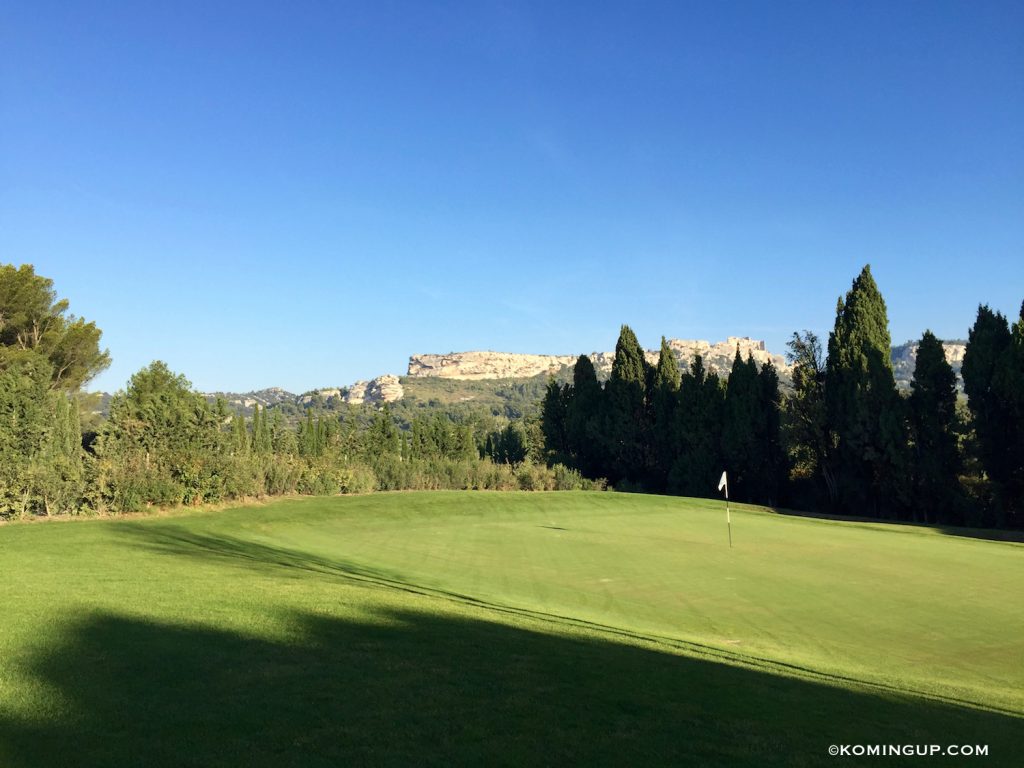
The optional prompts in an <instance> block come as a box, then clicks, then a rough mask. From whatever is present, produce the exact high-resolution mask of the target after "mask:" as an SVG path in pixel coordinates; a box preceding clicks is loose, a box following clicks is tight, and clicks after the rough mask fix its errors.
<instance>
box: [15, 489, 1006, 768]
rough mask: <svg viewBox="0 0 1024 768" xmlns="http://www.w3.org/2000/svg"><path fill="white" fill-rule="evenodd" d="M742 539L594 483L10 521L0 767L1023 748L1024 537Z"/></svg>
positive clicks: (870, 529) (845, 534) (763, 519)
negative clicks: (582, 489)
mask: <svg viewBox="0 0 1024 768" xmlns="http://www.w3.org/2000/svg"><path fill="white" fill-rule="evenodd" d="M733 533H734V540H735V549H733V550H731V551H730V550H729V548H728V545H727V543H726V535H725V534H726V531H725V523H724V516H723V514H722V509H721V505H720V504H717V503H714V502H704V501H693V500H682V499H674V498H665V497H653V496H629V495H622V494H596V493H594V494H591V493H558V494H525V493H506V494H497V493H468V492H454V493H443V492H439V493H400V494H378V495H372V496H365V497H340V498H325V499H292V500H285V501H279V502H275V503H272V504H267V505H264V506H258V507H250V508H245V509H234V510H229V511H222V512H212V513H196V514H183V515H178V516H168V517H159V518H156V517H154V518H142V519H132V520H95V521H82V522H73V523H56V522H55V523H44V524H24V525H22V524H15V525H7V526H2V527H0V621H2V631H0V765H3V766H10V767H11V768H27V767H28V766H48V765H76V766H127V765H150V766H157V765H166V766H182V765H195V766H214V765H239V766H260V765H267V766H333V765H351V764H394V765H408V764H437V765H447V764H466V763H471V764H484V763H487V764H494V763H497V764H508V765H522V764H524V763H531V764H533V763H541V764H553V765H554V764H564V763H566V762H574V763H579V764H588V765H590V764H616V765H623V764H631V765H641V764H652V763H664V764H681V762H682V761H685V760H687V759H689V760H691V761H696V763H699V764H709V765H828V764H837V763H836V760H837V759H836V758H831V757H829V756H828V753H827V749H828V747H829V745H831V744H941V745H946V744H988V745H989V756H988V757H987V758H974V759H973V760H971V761H970V763H969V764H978V765H1019V764H1020V762H1021V759H1022V754H1024V600H1022V599H1021V595H1022V594H1024V546H1022V545H1019V544H1008V543H997V542H989V541H979V540H974V539H969V538H963V537H957V536H952V535H945V534H942V533H939V532H934V531H928V530H922V529H915V528H909V527H898V526H881V525H861V524H850V523H836V522H828V521H820V520H811V519H804V518H796V517H785V516H780V515H773V514H767V513H763V512H757V511H740V512H736V511H735V510H734V513H733ZM964 761H965V759H964V758H961V759H959V760H952V761H949V764H967V763H965V762H964ZM867 762H868V763H870V764H887V765H890V764H898V763H900V762H905V763H907V764H918V765H920V764H922V762H927V763H928V764H929V765H939V764H947V763H946V761H944V760H941V759H925V760H924V761H922V759H921V758H904V759H903V760H902V761H901V760H900V759H899V758H887V759H877V758H876V759H873V760H868V761H867ZM838 764H850V761H849V759H847V760H842V759H840V760H839V763H838Z"/></svg>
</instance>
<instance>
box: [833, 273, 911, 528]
mask: <svg viewBox="0 0 1024 768" xmlns="http://www.w3.org/2000/svg"><path fill="white" fill-rule="evenodd" d="M891 346H892V342H891V340H890V338H889V320H888V315H887V313H886V308H885V301H884V300H883V299H882V294H881V293H880V292H879V290H878V286H877V285H876V284H875V280H874V278H873V277H872V276H871V267H870V266H865V267H864V269H863V270H862V271H861V273H860V275H858V277H857V279H856V280H854V281H853V286H852V288H851V289H850V291H849V292H848V293H847V294H846V299H845V301H844V300H843V299H842V298H840V299H839V301H838V303H837V307H836V322H835V329H834V330H833V331H832V333H831V334H830V335H829V340H828V360H827V363H826V387H825V406H826V415H827V418H828V423H829V427H830V429H831V431H832V432H833V433H834V435H835V440H836V461H837V464H836V466H837V477H836V481H837V491H838V503H839V508H840V511H842V512H845V513H847V514H854V515H867V516H870V517H891V516H896V515H899V514H900V513H901V512H902V511H903V510H904V509H905V508H906V504H907V500H908V493H907V487H906V476H907V471H906V470H907V465H906V427H905V414H904V407H903V402H902V399H901V398H900V396H899V393H898V392H897V391H896V382H895V380H894V379H893V374H892V361H891V359H890V354H891V353H890V348H891Z"/></svg>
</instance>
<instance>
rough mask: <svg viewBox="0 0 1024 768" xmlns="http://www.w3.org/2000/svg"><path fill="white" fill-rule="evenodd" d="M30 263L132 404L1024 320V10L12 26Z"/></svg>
mask: <svg viewBox="0 0 1024 768" xmlns="http://www.w3.org/2000/svg"><path fill="white" fill-rule="evenodd" d="M0 89H2V90H0V262H5V263H15V264H19V263H32V264H35V265H36V269H37V271H38V272H39V273H41V274H44V275H46V276H48V277H51V278H53V279H54V281H55V283H56V287H57V289H58V291H59V292H60V294H61V295H63V296H66V297H67V298H69V299H70V301H71V305H72V310H73V311H74V312H76V313H78V314H80V315H82V316H85V317H87V318H89V319H92V320H95V321H96V322H97V323H98V325H99V326H100V327H101V328H102V329H103V330H104V343H105V345H106V346H108V347H109V349H110V352H111V355H112V357H113V360H114V363H113V366H112V367H111V368H110V370H109V371H108V372H107V373H106V374H104V375H103V376H101V377H100V378H99V379H97V380H96V382H95V383H94V387H95V388H104V389H109V390H112V389H116V388H119V387H121V386H123V385H124V383H125V381H126V380H127V378H128V377H129V376H130V375H131V373H133V372H134V371H135V370H138V369H139V368H140V367H142V366H143V365H145V364H147V363H148V362H149V361H151V360H153V359H163V360H165V361H167V362H168V364H170V365H171V367H172V368H174V369H175V370H177V371H180V372H183V373H185V374H186V375H187V376H188V377H189V378H190V379H191V380H192V381H193V382H194V383H195V385H196V386H197V387H198V388H200V389H204V390H212V389H224V390H236V391H237V390H248V389H255V388H260V387H264V386H271V385H279V386H283V387H286V388H288V389H291V390H293V391H303V390H307V389H311V388H314V387H322V386H332V385H343V384H348V383H351V382H352V381H354V380H355V379H358V378H367V377H371V376H374V375H377V374H381V373H386V372H395V373H404V370H405V364H406V359H407V357H408V355H409V354H410V353H414V352H447V351H452V350H464V349H495V350H503V351H521V352H540V353H563V354H567V353H578V352H582V351H590V350H593V349H611V348H612V347H613V346H614V343H615V338H616V335H617V333H618V328H619V325H620V324H621V323H623V322H626V323H629V324H631V325H632V326H633V328H634V329H635V330H636V331H637V334H638V336H639V337H640V340H641V342H642V343H644V344H645V345H646V346H649V347H650V346H655V345H656V344H657V343H658V339H659V336H660V335H661V334H665V335H667V336H670V337H679V338H705V339H710V340H717V339H722V338H724V337H726V336H727V335H750V336H754V337H758V338H764V339H766V340H767V342H768V344H769V348H771V349H773V350H776V351H779V352H782V351H784V349H783V345H784V343H785V341H786V339H787V338H788V337H789V335H790V334H791V332H792V331H793V330H795V329H801V328H811V329H814V330H816V331H819V332H821V333H822V334H827V331H828V330H829V329H830V328H831V325H832V322H833V319H834V311H835V302H836V298H837V296H839V294H841V293H844V292H845V291H846V290H847V289H848V288H849V286H850V282H851V280H852V279H853V277H854V276H855V275H856V273H857V272H858V271H859V269H860V268H861V266H862V265H863V264H864V263H866V262H870V263H871V264H872V269H873V271H874V273H875V277H876V279H877V281H878V283H879V285H880V287H881V289H882V292H883V294H884V296H885V298H886V301H887V303H888V307H889V319H890V323H891V330H892V335H893V339H894V341H896V342H900V341H904V340H906V339H909V338H911V337H919V336H920V334H921V332H922V331H923V330H924V329H925V328H931V329H932V330H934V331H935V332H936V333H937V334H938V335H939V336H940V337H946V338H953V337H963V336H965V335H966V332H967V328H968V326H969V325H970V324H971V322H972V321H973V317H974V313H975V311H976V308H977V305H978V304H979V303H980V302H986V303H989V304H990V305H992V306H994V307H996V308H998V309H1001V310H1002V311H1003V312H1005V313H1007V314H1011V315H1016V314H1017V312H1018V309H1019V307H1020V302H1021V300H1022V299H1024V3H1021V2H991V1H989V0H982V1H979V0H971V1H970V2H959V3H950V2H934V1H929V2H897V1H895V0H885V1H884V2H860V1H858V2H824V3H823V2H777V1H772V2H692V3H685V2H666V3H654V2H650V3H635V2H623V3H619V4H613V3H593V2H580V3H559V2H553V1H551V0H548V1H545V2H480V1H478V0H467V1H466V2H461V3H445V2H438V3H429V2H419V1H418V0H410V1H409V2H381V1H379V0H374V1H373V2H363V3H342V2H321V3H303V2H287V3H284V2H281V3H273V4H271V3H258V2H237V3H220V2H211V1H210V0H204V1H203V2H195V3H192V2H182V1H176V2H167V3H140V2H124V3H115V2H108V3H104V2H90V3H69V2H60V3H52V4H51V3H49V2H41V1H40V0H31V1H28V0H8V2H6V3H4V4H3V5H2V6H0Z"/></svg>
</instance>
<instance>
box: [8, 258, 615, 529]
mask: <svg viewBox="0 0 1024 768" xmlns="http://www.w3.org/2000/svg"><path fill="white" fill-rule="evenodd" d="M100 337H101V333H100V330H99V329H98V328H97V327H96V325H95V323H92V322H87V321H85V320H83V319H81V318H77V317H75V316H74V315H70V314H69V313H68V302H67V301H66V300H64V299H58V297H57V295H56V293H55V291H54V289H53V282H52V280H50V279H48V278H45V277H42V276H40V275H37V274H36V273H35V270H34V269H33V268H32V267H31V266H30V265H22V266H20V267H14V266H13V265H0V518H2V517H8V518H9V517H24V516H31V515H56V514H73V513H81V512H127V511H138V510H142V509H145V508H148V507H150V506H153V505H178V504H199V503H208V502H219V501H228V500H232V499H241V498H249V497H260V496H266V495H280V494H290V493H304V494H318V495H319V494H334V493H359V492H368V491H373V490H398V489H472V488H478V489H496V490H518V489H523V490H557V489H577V488H584V487H588V488H589V487H599V485H600V484H599V483H595V482H592V481H588V480H584V479H583V478H582V476H581V475H580V474H579V473H578V472H577V471H575V470H572V469H569V468H566V467H564V466H557V465H556V466H549V465H548V464H546V463H545V462H543V461H538V458H539V457H540V456H541V454H542V439H541V438H540V437H539V430H537V429H535V428H531V427H530V425H529V423H528V422H524V424H517V425H516V426H515V428H510V427H505V428H503V429H499V428H496V427H495V426H494V425H493V424H486V423H483V422H479V421H474V420H471V419H469V418H462V417H461V416H454V417H450V416H449V415H447V414H442V413H437V412H435V413H433V414H430V415H415V416H414V417H413V418H412V419H411V420H408V421H406V420H403V419H397V418H395V417H394V416H393V415H392V413H391V412H390V409H389V408H387V407H385V408H384V409H382V410H381V411H379V412H377V413H376V414H374V415H373V416H372V417H371V418H370V419H365V418H357V417H355V416H353V415H352V414H324V413H322V412H318V411H317V412H315V409H313V408H309V409H307V410H306V411H305V413H304V415H303V416H302V417H301V418H299V419H298V420H297V423H295V421H296V420H295V419H286V418H285V414H284V413H283V412H282V410H281V409H260V408H259V407H257V408H256V409H255V411H254V413H253V415H252V417H251V418H248V419H246V418H244V417H243V416H242V415H241V414H239V413H235V412H232V411H231V410H230V409H229V408H228V406H227V404H226V403H225V402H224V401H223V400H220V399H218V400H217V401H216V402H213V403H210V402H208V401H207V399H206V398H205V397H204V396H203V395H201V394H199V393H197V392H195V391H194V390H193V388H192V386H191V384H190V383H189V381H188V380H187V379H186V378H185V377H184V376H183V375H181V374H177V373H174V372H173V371H171V370H169V369H168V367H167V366H166V365H165V364H164V363H162V362H159V361H157V362H154V363H152V364H151V365H149V366H147V367H146V368H144V369H142V370H141V371H139V372H137V373H136V374H135V375H134V376H132V377H131V380H130V381H129V382H128V385H127V387H126V388H125V389H124V390H123V391H121V392H118V393H117V394H116V395H114V397H113V398H112V399H111V402H110V410H109V415H108V417H107V418H106V419H105V420H102V421H101V422H100V423H87V425H86V426H87V428H86V429H84V430H83V422H88V421H89V419H88V416H89V414H88V413H87V408H86V407H85V406H84V404H83V394H82V386H83V385H84V384H85V383H86V382H88V381H90V380H91V379H92V378H94V377H95V376H96V375H97V374H98V373H100V372H101V371H102V370H104V369H105V368H106V367H107V366H108V365H109V363H110V356H109V354H108V353H107V352H106V351H103V350H101V349H100V344H99V342H100Z"/></svg>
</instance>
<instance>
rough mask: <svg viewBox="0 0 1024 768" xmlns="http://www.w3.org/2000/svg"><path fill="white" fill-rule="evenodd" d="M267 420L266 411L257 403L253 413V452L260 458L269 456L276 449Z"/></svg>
mask: <svg viewBox="0 0 1024 768" xmlns="http://www.w3.org/2000/svg"><path fill="white" fill-rule="evenodd" d="M267 419H268V417H267V411H266V409H265V408H263V409H261V408H260V406H259V404H258V403H257V404H256V406H255V407H254V408H253V412H252V452H253V453H255V454H256V455H258V456H266V455H268V454H269V453H270V452H271V451H272V450H273V447H274V446H273V443H272V441H271V439H270V424H269V422H268V420H267Z"/></svg>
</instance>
